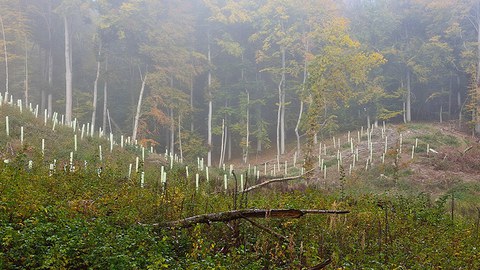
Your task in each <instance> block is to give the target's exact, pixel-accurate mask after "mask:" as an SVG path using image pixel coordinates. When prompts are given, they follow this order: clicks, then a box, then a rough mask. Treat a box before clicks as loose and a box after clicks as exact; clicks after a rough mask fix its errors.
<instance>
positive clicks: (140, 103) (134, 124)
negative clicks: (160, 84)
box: [132, 74, 147, 143]
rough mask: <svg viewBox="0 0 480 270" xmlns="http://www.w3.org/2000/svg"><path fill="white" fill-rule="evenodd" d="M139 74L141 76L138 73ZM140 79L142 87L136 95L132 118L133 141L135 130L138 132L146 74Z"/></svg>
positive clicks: (135, 134)
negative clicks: (135, 110)
mask: <svg viewBox="0 0 480 270" xmlns="http://www.w3.org/2000/svg"><path fill="white" fill-rule="evenodd" d="M140 76H142V75H141V74H140ZM141 80H142V88H141V89H140V94H139V95H138V103H137V112H136V113H135V118H134V120H133V132H132V141H133V142H134V143H135V140H136V139H137V132H138V120H139V119H140V111H141V109H142V98H143V92H144V91H145V83H146V82H147V74H145V77H143V78H141Z"/></svg>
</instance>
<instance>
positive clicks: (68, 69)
mask: <svg viewBox="0 0 480 270" xmlns="http://www.w3.org/2000/svg"><path fill="white" fill-rule="evenodd" d="M63 22H64V27H65V123H66V124H67V125H68V124H70V122H71V121H72V97H73V86H72V62H71V61H72V59H71V56H72V54H71V47H70V33H69V29H68V20H67V16H66V15H64V16H63Z"/></svg>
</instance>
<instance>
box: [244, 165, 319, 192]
mask: <svg viewBox="0 0 480 270" xmlns="http://www.w3.org/2000/svg"><path fill="white" fill-rule="evenodd" d="M313 170H315V169H311V170H308V171H306V172H305V173H303V174H301V175H297V176H290V177H284V178H276V179H271V180H268V181H265V182H262V183H260V184H257V185H254V186H251V187H249V188H246V189H244V190H243V193H246V192H250V191H252V190H254V189H257V188H261V187H263V186H266V185H269V184H271V183H277V182H286V181H290V180H295V179H299V178H302V177H303V176H304V175H306V174H308V173H310V172H312V171H313Z"/></svg>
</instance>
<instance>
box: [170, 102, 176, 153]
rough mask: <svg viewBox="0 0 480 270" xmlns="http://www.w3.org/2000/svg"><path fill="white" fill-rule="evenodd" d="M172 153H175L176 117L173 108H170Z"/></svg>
mask: <svg viewBox="0 0 480 270" xmlns="http://www.w3.org/2000/svg"><path fill="white" fill-rule="evenodd" d="M170 119H171V122H170V152H171V153H172V154H173V153H175V115H174V114H173V108H170Z"/></svg>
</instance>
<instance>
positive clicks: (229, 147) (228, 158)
mask: <svg viewBox="0 0 480 270" xmlns="http://www.w3.org/2000/svg"><path fill="white" fill-rule="evenodd" d="M227 122H228V118H227ZM225 134H226V136H227V141H228V149H227V150H228V151H227V153H228V155H227V160H228V161H230V160H231V159H232V136H230V132H229V131H228V125H227V126H226V128H225ZM225 147H227V145H225Z"/></svg>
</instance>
